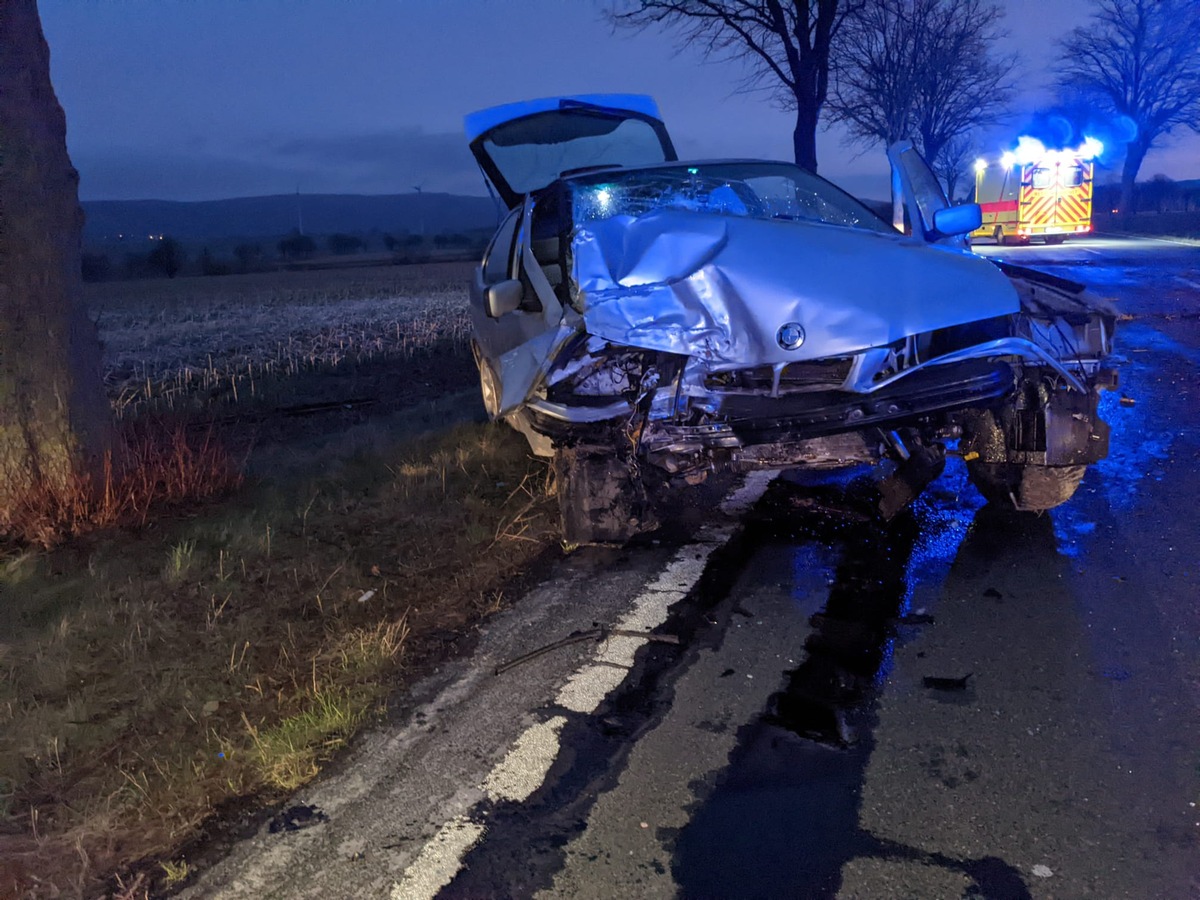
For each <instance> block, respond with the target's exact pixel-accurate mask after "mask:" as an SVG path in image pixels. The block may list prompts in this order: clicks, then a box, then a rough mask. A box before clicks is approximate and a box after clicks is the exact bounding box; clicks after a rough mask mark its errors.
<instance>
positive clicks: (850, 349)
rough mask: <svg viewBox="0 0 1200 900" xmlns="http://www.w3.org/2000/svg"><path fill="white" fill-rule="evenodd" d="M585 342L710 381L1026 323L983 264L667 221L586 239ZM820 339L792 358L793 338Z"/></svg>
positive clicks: (878, 244)
mask: <svg viewBox="0 0 1200 900" xmlns="http://www.w3.org/2000/svg"><path fill="white" fill-rule="evenodd" d="M572 251H573V275H574V279H575V283H576V285H577V286H578V289H579V294H580V301H581V309H582V311H583V320H584V327H585V329H586V330H587V331H588V332H589V333H591V334H594V335H597V336H598V337H601V338H604V339H605V340H608V341H610V342H612V343H615V344H621V345H625V346H631V347H640V348H644V349H647V350H660V351H664V352H667V353H677V354H680V355H684V356H695V357H699V358H700V359H703V360H705V361H706V362H707V363H708V366H709V368H710V370H713V371H718V370H722V369H735V368H744V367H750V366H760V365H771V364H775V363H786V362H795V361H798V360H806V359H817V358H821V357H826V356H843V355H848V354H851V353H857V352H859V351H861V350H865V349H867V348H869V347H879V346H883V345H886V344H890V343H892V342H893V341H896V340H899V339H901V338H904V337H906V336H907V335H910V334H918V333H921V332H925V331H931V330H933V329H936V328H944V327H947V326H951V325H959V324H963V323H966V322H973V321H976V320H978V319H986V318H990V317H993V316H1001V315H1006V314H1009V313H1015V312H1017V311H1018V310H1019V307H1020V303H1019V300H1018V297H1017V292H1016V290H1015V289H1014V288H1013V286H1012V284H1011V282H1010V281H1009V280H1008V278H1006V277H1005V276H1004V275H1003V274H1002V273H1001V272H1000V271H999V270H998V269H997V268H996V267H995V266H993V265H992V264H991V263H989V262H987V261H986V260H984V259H981V258H980V257H977V256H974V255H973V254H971V253H968V252H965V251H961V250H954V249H950V248H943V247H936V246H929V245H926V244H924V243H922V242H920V241H917V240H914V239H912V238H906V237H904V236H902V235H900V234H896V235H894V236H893V235H890V234H881V233H876V232H870V231H864V230H858V229H853V228H845V227H841V226H836V225H821V224H815V223H807V222H794V221H766V220H761V219H751V218H740V217H731V216H719V215H711V214H703V213H694V212H688V211H682V210H656V211H654V212H651V213H648V214H646V215H644V216H639V217H637V218H634V217H631V216H614V217H612V218H610V219H605V220H601V221H596V222H589V223H586V224H585V225H581V226H577V227H576V229H575V234H574V236H573V239H572ZM789 322H799V323H800V324H801V325H802V326H803V328H804V331H805V334H806V339H805V341H804V343H803V344H802V345H801V346H800V347H799V348H797V349H796V350H790V351H789V350H784V349H783V348H782V347H780V346H779V343H778V341H777V338H776V336H777V334H778V331H779V328H780V326H782V325H784V324H785V323H789Z"/></svg>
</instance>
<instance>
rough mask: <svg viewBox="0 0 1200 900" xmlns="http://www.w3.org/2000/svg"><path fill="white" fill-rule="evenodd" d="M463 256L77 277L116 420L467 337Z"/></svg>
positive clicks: (249, 393) (254, 391)
mask: <svg viewBox="0 0 1200 900" xmlns="http://www.w3.org/2000/svg"><path fill="white" fill-rule="evenodd" d="M470 272H471V266H470V264H468V263H428V264H423V265H410V266H379V267H373V268H359V269H340V270H327V271H315V272H261V273H253V274H247V275H230V276H217V277H207V278H200V277H197V278H177V279H173V280H167V279H156V280H152V281H117V282H108V283H103V284H92V285H87V286H86V289H87V300H88V303H89V306H90V308H91V310H92V312H93V315H94V316H95V317H96V319H97V322H98V325H99V329H100V338H101V341H102V342H103V344H104V365H105V381H106V384H107V386H108V391H109V395H110V397H111V398H112V401H113V404H114V407H115V408H116V410H117V411H118V413H119V414H120V415H122V416H126V415H131V414H136V413H138V412H142V411H146V410H155V411H167V410H176V409H179V408H180V407H181V406H182V405H187V406H190V407H193V408H194V407H196V406H197V405H200V406H203V405H204V404H205V403H206V402H208V401H211V400H214V399H217V398H220V399H221V400H222V402H228V401H230V400H232V401H233V402H234V403H238V402H241V401H242V400H244V399H246V398H248V397H255V396H258V395H259V394H260V393H261V392H262V389H263V385H264V384H265V383H268V382H273V381H278V380H279V379H280V378H281V377H282V378H287V377H289V376H295V375H299V374H301V373H309V372H321V371H329V370H333V369H335V368H342V369H344V368H345V367H347V366H357V365H362V364H364V363H368V362H371V361H374V360H379V359H385V358H386V359H405V358H409V357H411V356H412V355H413V354H414V353H418V352H421V351H425V350H429V349H431V348H433V347H436V346H439V345H443V344H444V343H445V342H446V341H449V342H451V343H452V344H459V343H465V341H466V339H467V329H468V324H467V312H466V310H467V291H466V285H467V283H468V279H469V278H470Z"/></svg>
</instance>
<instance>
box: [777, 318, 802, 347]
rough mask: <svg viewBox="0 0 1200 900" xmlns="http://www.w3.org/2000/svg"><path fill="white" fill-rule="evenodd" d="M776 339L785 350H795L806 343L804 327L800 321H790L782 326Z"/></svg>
mask: <svg viewBox="0 0 1200 900" xmlns="http://www.w3.org/2000/svg"><path fill="white" fill-rule="evenodd" d="M775 340H777V341H779V346H780V347H782V348H783V349H784V350H795V349H797V348H798V347H799V346H800V345H801V344H803V343H804V327H803V326H802V325H801V324H800V323H799V322H788V323H787V324H786V325H783V326H782V327H780V329H779V332H778V334H776V335H775Z"/></svg>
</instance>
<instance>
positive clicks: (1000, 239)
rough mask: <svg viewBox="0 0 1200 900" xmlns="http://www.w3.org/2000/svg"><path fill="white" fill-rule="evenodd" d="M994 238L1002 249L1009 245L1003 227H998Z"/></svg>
mask: <svg viewBox="0 0 1200 900" xmlns="http://www.w3.org/2000/svg"><path fill="white" fill-rule="evenodd" d="M992 237H994V238H995V239H996V243H997V244H999V245H1000V246H1001V247H1003V246H1004V245H1005V244H1006V243H1007V241H1006V240H1005V239H1004V229H1003V228H1002V227H1000V226H999V225H997V226H996V230H995V232H994V233H993V234H992Z"/></svg>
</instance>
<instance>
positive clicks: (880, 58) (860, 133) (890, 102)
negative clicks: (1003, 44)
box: [829, 0, 1017, 162]
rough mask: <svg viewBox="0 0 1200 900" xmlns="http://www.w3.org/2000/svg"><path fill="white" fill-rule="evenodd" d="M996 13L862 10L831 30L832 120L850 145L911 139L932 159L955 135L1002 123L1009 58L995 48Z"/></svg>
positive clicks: (894, 0)
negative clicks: (842, 127)
mask: <svg viewBox="0 0 1200 900" xmlns="http://www.w3.org/2000/svg"><path fill="white" fill-rule="evenodd" d="M1002 15H1003V12H1002V10H1000V8H999V7H998V6H996V4H994V3H991V2H988V0H873V2H871V3H868V4H866V5H865V6H863V7H861V8H860V9H858V10H857V11H856V12H855V13H854V14H853V15H851V16H848V17H847V19H846V23H845V25H844V27H843V28H842V30H841V31H840V32H839V34H838V41H837V46H836V47H835V51H834V52H835V65H834V66H833V75H834V79H833V89H832V91H831V95H830V98H829V111H830V114H831V118H833V119H834V120H835V121H840V122H843V123H845V124H846V126H847V127H848V128H849V132H850V140H851V141H853V142H857V143H861V144H874V143H876V142H882V143H883V144H885V145H887V144H890V143H892V142H894V141H897V140H900V139H902V138H912V139H913V142H914V143H915V144H916V145H917V149H919V150H920V151H921V152H922V153H923V154H924V155H925V157H926V158H927V159H929V160H930V161H931V162H936V161H938V160H939V158H941V157H943V156H946V154H947V148H948V145H949V144H950V143H951V142H953V141H954V140H955V139H956V138H959V137H962V136H965V135H966V134H968V133H969V132H970V131H972V130H973V129H975V128H977V127H980V126H984V125H992V124H994V123H995V122H997V121H998V120H1000V119H1002V118H1003V115H1004V113H1005V110H1006V108H1007V106H1008V103H1009V101H1010V100H1011V99H1012V96H1013V93H1014V84H1013V80H1012V71H1013V68H1014V66H1015V65H1016V62H1017V60H1016V57H1015V56H1014V55H1010V54H1000V53H998V52H997V50H996V43H997V41H998V40H999V39H1000V38H1001V37H1002V36H1003V32H1002V31H1001V30H1000V28H999V25H998V23H999V20H1000V18H1001V16H1002ZM962 143H963V142H959V148H961V144H962ZM950 155H957V154H950Z"/></svg>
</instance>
